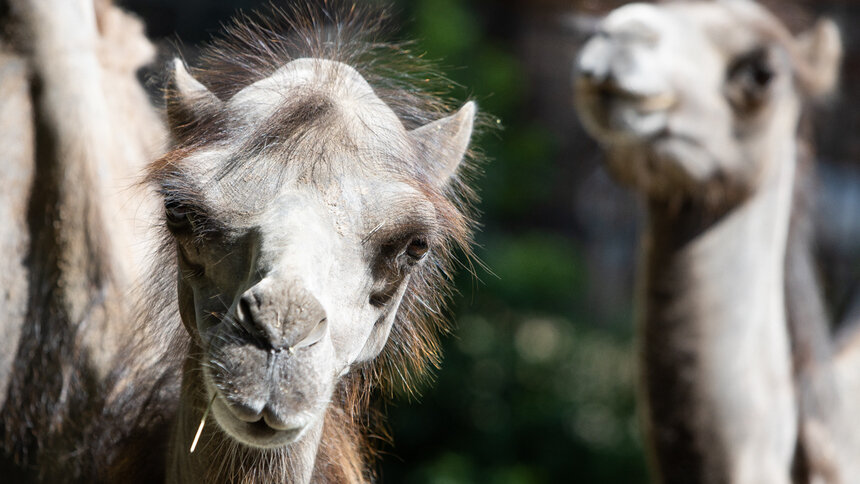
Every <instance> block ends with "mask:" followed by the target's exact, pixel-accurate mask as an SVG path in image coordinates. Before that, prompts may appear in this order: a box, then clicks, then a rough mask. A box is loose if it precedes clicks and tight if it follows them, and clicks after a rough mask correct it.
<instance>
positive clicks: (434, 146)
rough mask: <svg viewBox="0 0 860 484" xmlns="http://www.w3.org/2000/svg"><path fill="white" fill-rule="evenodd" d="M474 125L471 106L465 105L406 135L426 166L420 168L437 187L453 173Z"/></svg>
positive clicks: (467, 145) (473, 112) (470, 103)
mask: <svg viewBox="0 0 860 484" xmlns="http://www.w3.org/2000/svg"><path fill="white" fill-rule="evenodd" d="M474 123H475V103H474V102H473V101H469V102H467V103H466V104H465V105H463V107H462V108H460V110H459V111H457V112H456V113H454V114H452V115H450V116H448V117H445V118H442V119H438V120H436V121H433V122H432V123H428V124H425V125H424V126H421V127H420V128H416V129H414V130H412V131H411V132H410V133H409V135H410V137H411V138H412V140H413V142H414V143H415V145H416V146H417V148H418V152H419V154H421V155H422V158H423V160H424V163H425V164H426V165H427V166H425V167H424V168H425V169H426V170H427V173H429V174H430V177H431V178H432V179H433V180H434V181H435V182H436V184H437V185H439V186H442V185H445V184H446V183H448V180H449V179H450V178H451V176H453V175H454V173H456V172H457V167H459V166H460V162H462V161H463V156H465V154H466V149H467V148H468V147H469V139H470V138H471V137H472V127H473V125H474Z"/></svg>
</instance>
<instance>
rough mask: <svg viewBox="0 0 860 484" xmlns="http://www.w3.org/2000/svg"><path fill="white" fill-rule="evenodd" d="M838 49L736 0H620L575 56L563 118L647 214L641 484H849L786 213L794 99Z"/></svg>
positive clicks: (823, 337) (813, 86) (821, 30)
mask: <svg viewBox="0 0 860 484" xmlns="http://www.w3.org/2000/svg"><path fill="white" fill-rule="evenodd" d="M840 56H841V45H840V41H839V34H838V30H837V28H836V27H835V25H834V24H833V23H832V22H830V21H827V20H821V21H819V22H818V24H816V26H815V27H814V28H813V29H812V30H811V31H809V32H807V33H805V34H803V35H801V36H799V37H797V38H794V37H792V35H791V34H790V33H789V32H788V30H787V29H786V28H785V27H784V26H783V25H782V24H781V23H780V22H779V21H778V20H777V19H776V18H775V17H773V16H772V15H771V14H770V13H769V12H767V11H766V10H765V9H764V8H762V7H760V6H759V5H757V4H755V3H753V2H751V1H747V0H722V1H715V2H667V3H661V4H657V5H651V4H631V5H626V6H623V7H621V8H619V9H617V10H615V11H613V12H611V13H610V14H609V15H608V16H607V17H606V18H605V19H604V20H603V21H602V22H601V23H600V25H599V27H598V28H597V33H596V35H595V36H594V37H593V38H592V39H591V40H589V41H588V42H587V43H586V44H585V45H584V46H583V48H582V50H581V52H580V54H579V57H578V59H577V61H576V65H575V71H576V72H575V76H574V84H575V91H576V100H577V101H576V104H577V109H578V111H579V114H580V118H581V119H582V121H583V124H584V125H585V127H586V129H587V130H588V131H589V132H590V133H591V135H592V136H593V137H594V138H595V139H597V140H598V142H599V143H600V144H602V145H603V146H604V147H605V148H606V151H607V160H606V164H607V167H608V169H609V171H610V172H611V173H612V174H613V175H614V177H615V178H616V179H617V180H619V181H620V182H622V183H623V184H625V185H627V186H629V187H630V188H632V189H634V190H636V191H637V192H638V193H639V194H641V195H642V197H643V198H644V200H645V204H646V207H647V224H646V227H645V228H644V233H643V234H642V239H641V251H640V268H639V276H638V283H637V285H638V288H637V297H638V302H637V305H638V307H639V310H638V315H637V325H636V339H637V350H638V358H639V366H640V368H639V370H640V378H639V380H640V382H639V383H640V385H639V386H640V388H639V389H640V392H641V398H640V413H641V417H642V419H641V420H642V422H643V425H644V435H645V441H646V447H647V448H648V450H649V453H650V455H649V458H650V461H651V468H652V470H653V472H654V475H655V479H656V481H657V482H666V483H675V482H702V483H717V482H719V483H727V482H730V483H737V484H740V483H780V484H781V483H788V482H792V479H793V478H794V479H797V481H806V480H809V481H812V482H857V477H856V476H858V474H856V473H852V472H856V471H853V470H851V469H849V468H848V467H850V465H846V461H850V460H851V459H848V458H847V457H845V456H844V455H841V454H842V453H843V451H844V450H845V447H844V446H840V445H838V443H839V442H840V440H839V437H838V435H837V434H838V433H839V432H838V429H835V428H834V419H835V417H832V416H833V415H838V414H839V412H840V410H839V403H838V402H835V401H834V399H833V397H832V393H837V392H838V390H839V386H838V384H837V382H836V376H835V374H836V373H839V374H840V375H841V370H840V371H838V372H837V371H834V368H833V366H832V354H831V347H830V346H831V344H830V340H829V338H830V335H829V334H828V333H827V331H828V330H827V322H826V319H825V317H824V310H823V306H822V304H821V301H820V296H819V295H818V294H817V292H815V290H814V289H810V287H814V285H813V283H814V270H813V266H812V261H811V259H810V255H809V253H808V251H807V250H806V246H805V244H804V242H803V237H804V236H806V235H808V233H809V230H810V229H809V226H808V223H805V222H804V221H803V219H802V217H800V218H798V219H797V220H796V221H792V207H793V206H794V208H795V209H798V208H802V207H803V199H802V196H801V195H802V194H803V191H802V190H801V189H800V188H798V187H800V186H801V185H802V182H803V181H804V180H803V178H802V176H803V175H802V174H801V175H800V177H798V176H797V175H796V172H798V171H799V170H804V169H806V168H804V167H805V166H806V164H805V162H803V159H804V158H805V157H808V154H809V153H808V148H807V144H806V142H805V140H804V139H800V138H802V136H801V135H802V131H803V129H802V128H803V123H802V122H801V116H802V113H803V109H804V107H805V102H806V101H807V100H810V99H815V98H818V97H820V96H823V95H825V94H826V93H828V92H829V91H830V90H831V89H832V87H833V85H834V84H835V81H836V78H837V76H838V64H839V60H840ZM795 192H796V193H795ZM790 226H791V229H790ZM790 234H791V242H790V243H789V239H790ZM786 267H787V269H786ZM786 291H787V293H788V297H786ZM786 307H788V310H789V312H788V313H787V311H786ZM792 337H793V338H794V341H792ZM792 343H794V345H795V346H794V349H793V348H792ZM793 356H794V359H793ZM840 378H841V376H840ZM828 394H831V395H830V396H828ZM835 400H838V395H837V398H835ZM851 476H855V477H853V478H852V477H851Z"/></svg>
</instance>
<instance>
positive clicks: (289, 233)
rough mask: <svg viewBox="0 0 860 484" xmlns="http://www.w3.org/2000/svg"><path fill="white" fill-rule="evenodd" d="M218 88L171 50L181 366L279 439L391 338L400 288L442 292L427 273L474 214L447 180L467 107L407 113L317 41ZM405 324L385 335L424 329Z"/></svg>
mask: <svg viewBox="0 0 860 484" xmlns="http://www.w3.org/2000/svg"><path fill="white" fill-rule="evenodd" d="M220 96H221V97H219V96H218V95H216V94H215V93H214V92H213V91H210V90H209V89H208V88H207V87H205V86H204V85H203V84H202V83H200V82H198V81H197V80H196V79H195V78H194V77H192V76H191V75H190V74H189V73H188V72H187V71H186V69H185V67H184V66H183V64H182V62H180V61H179V60H177V61H176V62H175V66H174V73H173V82H172V86H171V93H170V95H169V96H168V118H169V122H170V125H171V128H172V130H173V133H174V135H175V137H176V139H177V146H176V148H175V149H174V151H173V152H172V153H171V154H170V155H168V156H167V157H166V158H165V159H163V160H162V161H161V162H160V163H159V164H157V165H156V166H154V167H153V171H152V178H154V179H155V181H156V182H157V184H158V186H159V187H160V191H161V193H162V195H163V198H164V205H165V214H166V215H165V218H166V224H167V226H168V228H169V230H170V233H171V234H172V239H174V240H175V246H176V249H177V250H176V252H177V258H178V264H179V268H180V277H179V307H180V312H181V316H182V320H183V322H184V324H185V327H186V329H187V330H188V332H189V333H190V334H191V336H192V338H193V340H194V341H195V346H196V347H198V348H199V353H200V354H199V355H196V356H193V358H194V360H195V362H194V365H195V366H196V368H195V370H199V371H193V372H192V373H188V374H186V378H191V379H195V380H196V383H198V384H200V386H201V387H202V388H203V390H202V391H205V396H206V398H207V401H208V400H209V399H214V401H213V403H212V414H213V415H214V418H215V420H216V422H217V423H218V425H219V426H220V428H221V429H223V430H224V431H225V432H226V433H227V434H228V435H230V436H231V437H232V438H234V439H235V440H237V441H239V442H241V443H244V444H245V445H248V446H251V447H257V448H274V447H280V446H283V445H286V444H288V443H291V442H294V441H296V440H298V439H300V438H301V437H302V436H303V435H305V433H306V432H307V431H308V430H309V429H313V428H318V426H321V425H322V421H323V417H324V415H325V411H326V409H327V408H328V406H329V403H330V400H331V399H332V395H333V392H334V389H335V387H336V384H337V383H338V381H339V379H341V378H342V377H343V376H344V375H345V374H347V373H348V372H349V371H350V369H351V368H352V367H353V366H354V365H360V364H362V363H366V362H368V361H370V360H372V359H374V358H376V357H377V355H379V354H380V352H382V351H383V348H384V347H385V345H386V342H387V341H388V340H389V334H390V333H391V331H392V326H394V325H395V322H396V320H397V314H398V311H399V310H400V307H401V305H402V304H405V303H404V300H409V305H420V304H424V303H426V304H429V305H431V306H433V305H435V302H433V301H431V299H433V298H435V297H437V296H434V295H432V294H430V293H429V292H428V291H432V290H434V289H433V288H431V289H428V285H432V284H431V282H430V280H429V279H430V278H431V275H432V274H435V273H436V272H437V271H438V270H439V268H440V267H443V266H444V261H443V260H442V258H444V257H446V255H447V253H448V251H449V250H450V246H451V245H452V243H454V241H453V238H455V237H457V236H464V234H465V232H466V231H467V230H466V225H465V224H466V222H465V219H464V218H463V216H462V214H460V212H458V211H457V210H456V209H454V208H453V206H452V205H451V202H450V201H449V198H448V197H447V196H446V195H445V193H446V191H447V190H448V189H449V185H450V184H451V183H452V180H453V179H454V177H455V172H456V171H457V170H458V166H459V165H460V163H461V160H462V159H463V156H464V153H465V151H466V149H467V145H468V144H469V138H470V135H471V132H472V124H473V118H474V114H475V108H474V105H473V104H472V103H468V104H466V105H465V106H464V107H463V108H461V109H460V110H459V111H458V112H456V113H455V114H453V115H450V116H448V117H443V118H442V119H438V120H436V121H433V122H430V123H428V124H425V125H423V126H420V127H414V128H413V129H407V127H405V126H404V124H403V122H402V121H401V119H400V118H399V117H398V116H397V115H396V114H395V112H394V111H393V110H392V109H391V108H390V107H389V106H388V105H387V104H386V103H385V102H383V101H382V100H381V99H380V97H378V96H377V94H376V93H375V92H374V89H372V88H371V86H370V85H369V84H368V83H367V82H366V81H365V79H364V78H363V77H362V76H361V75H360V74H359V73H358V72H357V71H356V70H355V69H353V68H352V67H350V66H348V65H346V64H343V63H340V62H337V61H331V60H323V59H311V58H300V59H296V60H293V61H291V62H289V63H287V64H286V65H284V66H283V67H280V68H279V69H277V70H276V71H275V72H274V73H271V74H270V75H268V77H265V78H263V79H260V80H257V81H256V82H253V83H251V84H249V85H246V86H245V87H243V88H241V89H240V90H238V91H237V92H234V93H231V94H230V95H227V96H225V95H224V94H223V93H221V94H220ZM222 98H223V99H222ZM435 289H438V288H435ZM422 291H423V292H422ZM402 311H405V310H401V312H402ZM401 324H410V325H411V326H410V327H409V328H401V329H400V332H401V340H400V341H398V342H395V343H394V344H395V345H397V344H408V343H410V340H409V339H408V338H405V340H404V339H403V336H402V335H403V333H404V332H407V333H408V332H410V331H412V332H420V331H421V327H420V321H404V322H401ZM424 336H426V335H420V337H424ZM419 339H420V338H419ZM412 342H413V343H416V342H415V341H412ZM416 344H417V343H416ZM400 351H406V352H409V351H415V352H416V355H415V357H416V358H426V357H427V355H428V354H430V353H432V349H431V348H421V347H420V345H419V346H415V347H413V348H401V349H400ZM428 352H429V353H428ZM418 353H420V355H419V354H418ZM399 364H400V365H405V366H408V362H406V361H400V362H399Z"/></svg>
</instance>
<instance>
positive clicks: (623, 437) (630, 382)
mask: <svg viewBox="0 0 860 484" xmlns="http://www.w3.org/2000/svg"><path fill="white" fill-rule="evenodd" d="M282 1H286V0H279V1H276V2H275V3H276V4H277V3H279V2H282ZM118 3H119V4H120V5H123V6H125V7H126V8H128V9H130V10H132V11H134V12H137V13H138V14H139V15H140V16H142V17H143V18H144V20H145V21H146V24H147V26H148V27H147V28H148V34H149V35H150V36H151V37H152V38H153V39H155V40H156V41H157V42H159V44H160V45H161V47H162V48H163V50H165V51H166V52H175V51H176V49H177V44H179V43H180V42H181V46H182V49H183V50H184V51H185V53H186V56H187V57H188V58H189V59H191V60H192V63H193V57H194V51H195V46H197V45H199V43H200V42H203V41H205V40H207V39H208V38H209V36H210V35H211V34H212V33H214V32H216V31H218V29H219V25H220V24H222V23H223V22H226V21H227V20H228V19H229V18H230V17H231V16H232V15H233V14H234V13H235V12H236V10H237V9H240V8H241V9H244V10H252V9H254V8H255V7H259V6H261V5H263V4H264V2H262V1H259V0H244V1H243V0H182V1H179V0H119V1H118ZM622 3H626V2H619V1H597V0H591V1H588V0H583V1H574V0H567V1H564V0H555V1H552V0H545V1H528V0H520V1H516V0H508V1H489V0H485V1H480V0H399V1H396V2H394V4H395V9H394V11H395V15H396V17H397V19H398V21H399V23H400V24H401V25H402V27H401V30H400V31H399V32H398V33H397V34H396V35H398V36H400V37H402V38H407V39H414V40H417V41H418V46H419V49H420V50H423V51H426V52H427V55H428V56H429V57H430V58H432V59H438V60H439V61H440V63H441V65H442V66H444V68H445V71H446V73H447V74H448V76H449V77H451V78H452V79H453V80H455V81H457V82H459V83H460V84H461V85H462V86H466V87H464V88H461V89H459V90H458V91H457V92H455V95H457V96H458V97H460V98H462V99H463V100H465V99H466V98H469V97H472V98H474V99H476V100H477V101H478V103H479V105H480V107H481V108H482V109H483V110H485V111H487V112H489V113H491V114H492V115H493V116H494V117H498V118H499V119H500V120H501V124H502V125H503V126H504V129H503V130H502V131H500V132H498V133H491V134H489V135H486V136H484V137H483V138H482V139H479V140H478V143H479V144H480V146H481V147H482V148H483V149H484V150H485V151H486V153H487V154H488V155H489V157H490V158H491V160H492V161H491V163H489V164H488V165H487V166H486V167H485V172H486V173H485V175H484V176H483V178H481V179H480V181H479V188H480V190H481V194H482V199H483V201H482V204H481V209H482V212H483V216H482V219H481V220H482V223H483V230H482V231H481V232H480V233H479V234H478V237H477V241H478V243H479V245H480V247H479V248H478V256H479V257H480V258H481V259H482V260H483V261H484V263H485V264H486V265H487V266H488V267H489V268H490V269H491V271H492V272H488V271H484V270H482V269H478V273H477V276H478V277H477V279H476V278H473V277H471V276H470V275H468V274H466V273H465V271H461V274H460V277H459V280H458V286H459V289H460V295H459V296H457V297H456V299H455V304H454V306H453V316H454V319H455V320H456V323H457V329H456V331H455V335H454V336H453V337H450V338H448V339H447V340H446V348H445V361H444V363H443V366H442V369H441V370H440V371H439V372H438V373H437V375H436V381H435V383H434V384H433V385H428V386H427V387H426V388H424V389H423V392H422V396H421V398H419V399H418V400H417V401H414V400H413V401H410V400H409V399H407V398H400V399H397V400H396V401H394V402H393V403H391V404H390V405H389V406H388V408H387V414H388V421H389V424H390V426H391V429H392V433H393V436H394V446H393V447H392V446H388V447H386V448H385V449H384V450H385V452H386V455H384V456H383V459H382V465H381V469H380V474H381V475H380V477H381V481H382V482H383V483H407V484H410V483H433V484H460V483H492V484H538V483H561V482H606V483H638V482H646V481H647V474H646V470H645V462H644V456H643V449H642V447H641V444H640V439H639V434H638V426H637V422H636V416H635V404H634V373H635V367H634V358H633V351H632V343H631V336H632V307H631V300H632V287H633V271H634V266H635V246H636V234H637V225H638V223H639V218H640V209H639V206H638V204H637V201H636V200H635V198H634V197H633V196H632V195H630V194H629V193H628V192H627V191H625V190H624V189H622V188H620V187H618V186H617V185H616V184H614V182H613V181H612V180H611V179H610V178H609V177H608V176H607V174H606V173H605V172H604V171H603V170H602V168H601V164H600V161H601V153H600V151H599V150H598V149H597V147H596V145H595V144H594V143H593V142H592V141H591V140H590V139H589V138H588V137H586V136H585V134H584V132H583V130H582V128H581V126H580V125H579V123H578V121H577V119H576V116H575V114H574V111H573V100H572V93H571V89H570V81H569V79H570V71H571V66H572V61H573V59H574V57H575V55H576V49H577V46H578V45H579V44H580V43H581V42H582V41H583V40H584V38H585V35H586V33H585V28H586V26H587V25H589V24H590V23H591V22H592V20H593V19H594V18H595V16H598V15H600V14H602V13H605V12H607V11H608V10H609V9H611V8H614V7H615V6H618V5H620V4H622ZM763 3H766V4H769V6H771V7H778V9H777V10H778V14H779V15H780V17H782V18H783V20H784V21H786V22H787V23H788V24H789V25H790V27H791V28H792V29H793V30H794V31H795V32H799V31H801V30H802V29H803V28H805V27H809V26H811V25H812V22H813V21H814V19H815V18H816V17H817V16H819V15H822V14H824V15H828V16H830V17H831V18H834V19H835V20H837V22H838V23H839V24H840V26H841V27H842V31H843V36H844V42H845V45H846V53H847V55H846V59H845V64H844V66H845V71H844V74H843V81H842V87H841V90H840V92H839V93H838V94H837V95H836V96H835V97H834V98H833V99H832V100H831V102H830V103H828V104H826V105H824V106H821V107H819V109H817V110H816V114H815V118H814V119H815V121H816V132H817V140H818V154H819V159H820V163H819V165H818V170H819V177H820V179H821V181H820V183H819V185H818V190H817V210H818V214H817V217H816V220H817V225H818V232H819V241H818V242H819V243H818V252H819V256H820V259H821V261H822V278H823V280H824V281H825V286H826V289H827V296H828V301H829V303H830V309H831V312H832V313H833V315H834V318H839V317H841V316H844V315H846V314H847V313H848V312H849V311H851V308H852V305H854V304H856V303H857V298H856V297H855V296H856V293H857V289H858V288H857V284H858V273H860V271H858V268H860V163H858V162H860V136H858V134H860V109H858V108H853V107H852V105H855V104H857V103H858V102H860V45H858V43H860V37H858V35H860V31H858V29H857V28H852V27H856V26H857V25H860V2H851V1H844V0H843V1H835V0H834V1H826V0H825V1H822V0H816V1H813V0H807V1H786V0H779V1H776V0H774V1H770V2H763ZM854 310H857V308H856V307H855V308H854Z"/></svg>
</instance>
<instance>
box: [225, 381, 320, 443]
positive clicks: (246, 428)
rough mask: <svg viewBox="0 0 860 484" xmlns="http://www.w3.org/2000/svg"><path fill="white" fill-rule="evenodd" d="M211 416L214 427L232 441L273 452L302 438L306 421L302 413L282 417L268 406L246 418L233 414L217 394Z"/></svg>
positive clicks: (239, 412) (237, 412) (307, 425)
mask: <svg viewBox="0 0 860 484" xmlns="http://www.w3.org/2000/svg"><path fill="white" fill-rule="evenodd" d="M212 415H213V417H214V419H215V421H216V422H217V423H218V426H219V427H221V429H222V430H223V431H224V432H225V433H227V435H229V436H230V437H232V438H233V439H235V440H237V441H239V442H240V443H242V444H244V445H247V446H249V447H256V448H261V449H275V448H279V447H283V446H286V445H289V444H292V443H294V442H296V441H298V440H300V439H301V438H302V436H303V435H304V434H305V432H306V431H307V429H308V428H309V427H310V425H309V424H310V422H309V421H308V419H307V418H305V417H304V415H303V414H301V413H300V414H296V415H289V416H284V415H280V414H276V413H275V412H273V411H271V410H269V408H268V407H265V409H264V410H263V411H261V412H259V413H258V414H257V415H254V416H250V415H248V414H246V413H244V412H242V411H237V410H236V408H235V405H230V404H229V403H227V401H226V400H225V399H224V397H223V396H222V395H220V393H217V394H216V397H215V399H214V401H213V403H212Z"/></svg>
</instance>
